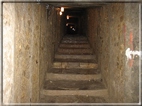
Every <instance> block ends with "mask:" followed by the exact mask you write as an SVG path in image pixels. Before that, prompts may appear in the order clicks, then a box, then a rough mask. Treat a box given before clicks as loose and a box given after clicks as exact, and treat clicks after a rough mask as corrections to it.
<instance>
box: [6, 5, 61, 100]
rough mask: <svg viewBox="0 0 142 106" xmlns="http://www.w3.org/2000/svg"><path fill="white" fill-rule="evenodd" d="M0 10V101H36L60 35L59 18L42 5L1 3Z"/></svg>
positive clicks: (54, 11)
mask: <svg viewBox="0 0 142 106" xmlns="http://www.w3.org/2000/svg"><path fill="white" fill-rule="evenodd" d="M3 9H4V12H3V13H4V15H3V19H4V20H3V26H4V27H3V29H4V30H3V32H4V33H3V37H4V38H3V41H4V45H3V48H4V50H3V54H4V57H3V60H4V64H3V66H4V67H3V72H4V77H3V81H4V82H3V83H4V86H3V87H4V88H3V90H4V92H3V95H4V101H3V102H4V103H30V102H31V103H36V102H39V98H40V90H41V89H42V87H43V83H44V77H45V73H46V71H47V70H48V69H50V67H51V66H52V62H53V57H54V53H55V47H57V45H58V43H59V41H60V40H61V37H62V35H63V33H62V32H63V31H62V30H63V27H62V23H63V20H61V17H60V16H59V11H56V10H55V8H53V7H50V9H49V10H46V5H45V4H38V3H11V4H10V3H5V4H4V8H3ZM61 27H62V30H61Z"/></svg>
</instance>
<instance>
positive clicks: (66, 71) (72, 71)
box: [48, 68, 100, 75]
mask: <svg viewBox="0 0 142 106" xmlns="http://www.w3.org/2000/svg"><path fill="white" fill-rule="evenodd" d="M48 73H55V74H60V73H62V74H76V75H77V74H83V75H89V74H91V75H92V74H99V73H100V72H99V70H95V69H64V68H52V69H50V70H48Z"/></svg>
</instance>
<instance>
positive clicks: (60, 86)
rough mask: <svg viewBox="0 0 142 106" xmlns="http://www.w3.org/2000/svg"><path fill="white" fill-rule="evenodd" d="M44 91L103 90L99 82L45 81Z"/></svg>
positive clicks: (103, 87)
mask: <svg viewBox="0 0 142 106" xmlns="http://www.w3.org/2000/svg"><path fill="white" fill-rule="evenodd" d="M44 89H46V90H78V91H79V90H98V89H99V90H100V89H105V86H104V85H103V83H102V82H101V80H88V81H74V80H46V81H45V83H44Z"/></svg>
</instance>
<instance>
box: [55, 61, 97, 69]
mask: <svg viewBox="0 0 142 106" xmlns="http://www.w3.org/2000/svg"><path fill="white" fill-rule="evenodd" d="M53 68H66V69H71V68H78V69H97V68H98V64H96V63H82V62H54V63H53Z"/></svg>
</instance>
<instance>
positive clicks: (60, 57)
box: [55, 54, 95, 60]
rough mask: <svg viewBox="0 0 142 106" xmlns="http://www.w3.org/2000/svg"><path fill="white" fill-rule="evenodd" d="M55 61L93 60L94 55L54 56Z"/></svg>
mask: <svg viewBox="0 0 142 106" xmlns="http://www.w3.org/2000/svg"><path fill="white" fill-rule="evenodd" d="M55 59H80V60H95V55H59V54H56V55H55Z"/></svg>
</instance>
